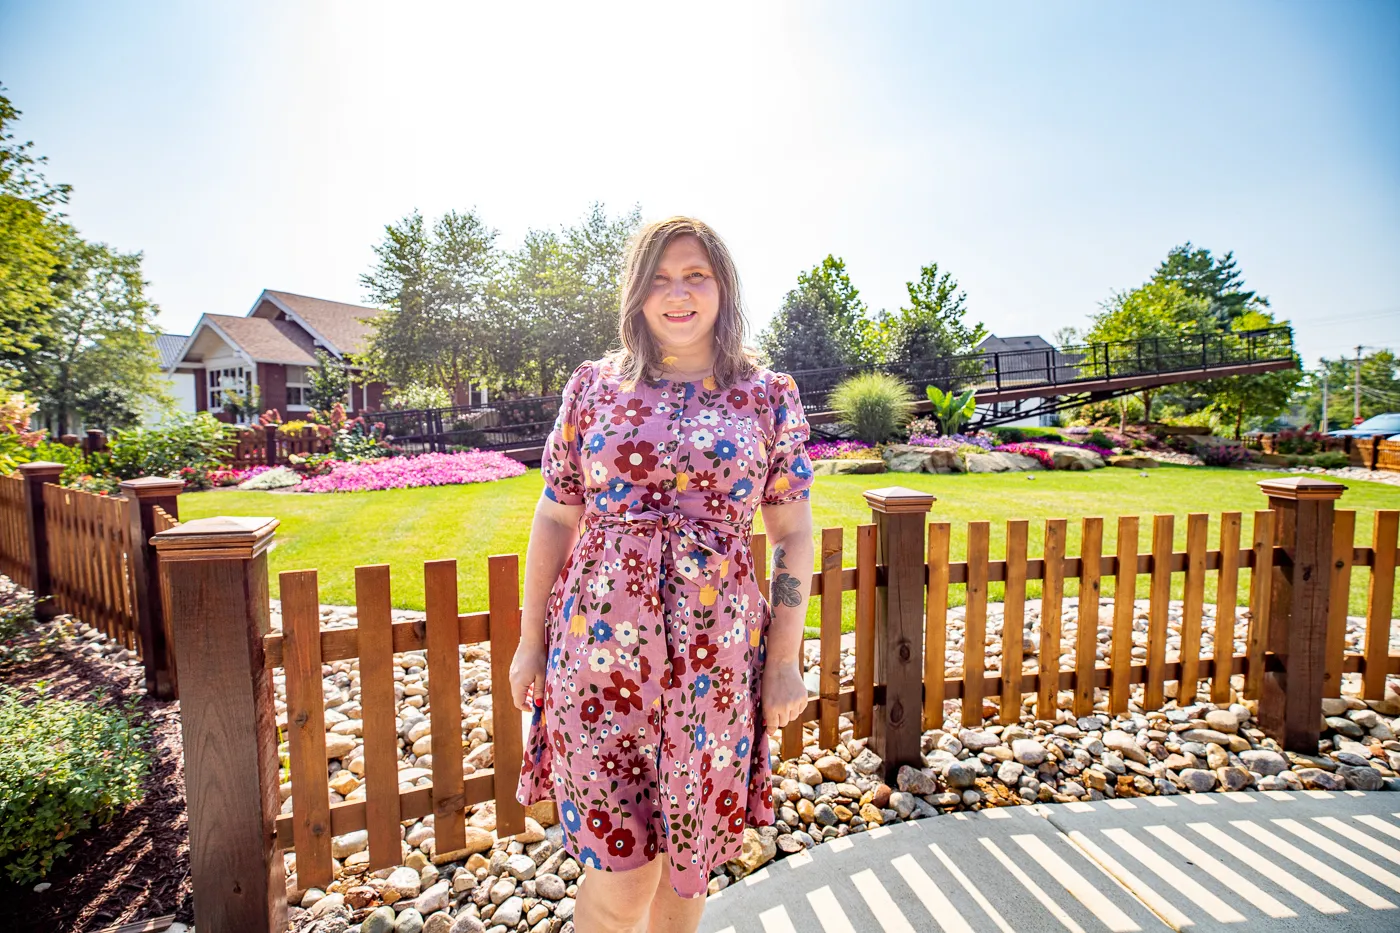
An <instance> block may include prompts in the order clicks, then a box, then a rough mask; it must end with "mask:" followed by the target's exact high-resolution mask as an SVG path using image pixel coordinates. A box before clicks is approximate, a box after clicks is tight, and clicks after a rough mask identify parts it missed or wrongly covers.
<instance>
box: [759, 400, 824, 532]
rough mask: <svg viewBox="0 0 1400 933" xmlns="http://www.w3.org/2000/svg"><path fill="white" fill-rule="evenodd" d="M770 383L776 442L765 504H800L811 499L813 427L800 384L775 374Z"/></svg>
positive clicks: (771, 451) (770, 459) (764, 495)
mask: <svg viewBox="0 0 1400 933" xmlns="http://www.w3.org/2000/svg"><path fill="white" fill-rule="evenodd" d="M773 375H774V378H773V380H772V381H771V382H770V383H769V398H770V400H771V402H772V406H773V431H774V435H773V439H772V442H771V447H770V450H769V457H768V479H767V482H766V483H765V484H764V487H763V504H764V505H775V504H777V503H781V502H797V501H799V500H801V499H806V498H809V496H810V489H811V486H812V461H811V459H810V458H809V457H808V456H807V439H808V438H809V437H810V436H811V427H810V425H808V423H807V413H806V412H805V411H803V410H802V400H801V399H800V398H799V397H798V394H797V383H795V382H793V380H792V377H791V376H789V375H788V374H787V373H774V374H773Z"/></svg>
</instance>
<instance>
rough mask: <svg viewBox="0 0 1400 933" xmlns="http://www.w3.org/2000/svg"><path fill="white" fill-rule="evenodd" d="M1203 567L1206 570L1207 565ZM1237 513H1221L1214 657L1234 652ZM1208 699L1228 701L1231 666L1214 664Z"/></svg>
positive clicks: (1237, 579) (1227, 656)
mask: <svg viewBox="0 0 1400 933" xmlns="http://www.w3.org/2000/svg"><path fill="white" fill-rule="evenodd" d="M1206 569H1207V570H1209V569H1210V568H1209V564H1207V566H1206ZM1239 586H1240V513H1239V512H1222V513H1221V515H1220V578H1219V579H1218V580H1217V581H1216V584H1215V647H1214V649H1212V651H1213V655H1212V656H1213V657H1214V658H1215V659H1216V660H1217V661H1219V659H1221V658H1229V657H1233V656H1234V654H1235V617H1236V609H1235V604H1236V603H1237V602H1238V601H1239V594H1240V589H1239ZM1210 701H1211V702H1212V703H1214V704H1216V705H1217V706H1219V705H1221V704H1224V703H1229V702H1230V665H1228V664H1219V663H1217V664H1215V665H1214V667H1213V673H1212V677H1211V686H1210Z"/></svg>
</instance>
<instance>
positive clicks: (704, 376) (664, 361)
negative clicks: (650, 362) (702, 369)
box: [661, 356, 714, 382]
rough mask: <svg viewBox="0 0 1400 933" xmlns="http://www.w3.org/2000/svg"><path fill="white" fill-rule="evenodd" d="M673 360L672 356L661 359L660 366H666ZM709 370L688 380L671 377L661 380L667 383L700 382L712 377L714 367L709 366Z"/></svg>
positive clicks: (664, 377)
mask: <svg viewBox="0 0 1400 933" xmlns="http://www.w3.org/2000/svg"><path fill="white" fill-rule="evenodd" d="M674 360H675V357H674V356H667V357H663V358H662V360H661V365H662V366H665V365H667V364H668V363H670V362H672V361H674ZM710 370H711V371H710V372H707V373H701V374H699V375H695V376H693V377H690V378H675V377H672V376H663V377H662V378H663V379H665V380H667V381H668V382H700V381H701V380H703V379H708V378H710V377H711V376H713V375H714V366H713V365H711V367H710Z"/></svg>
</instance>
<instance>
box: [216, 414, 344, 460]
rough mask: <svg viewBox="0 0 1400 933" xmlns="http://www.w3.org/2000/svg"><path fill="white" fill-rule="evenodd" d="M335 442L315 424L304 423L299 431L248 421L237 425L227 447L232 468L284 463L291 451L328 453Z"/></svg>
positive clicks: (303, 453) (298, 452) (295, 452)
mask: <svg viewBox="0 0 1400 933" xmlns="http://www.w3.org/2000/svg"><path fill="white" fill-rule="evenodd" d="M334 445H335V436H334V435H333V434H329V433H326V432H324V431H322V430H320V429H319V428H317V427H305V428H302V429H301V430H300V431H291V432H289V431H282V430H279V429H278V427H277V426H276V425H266V426H264V425H260V424H259V425H250V426H247V427H243V428H239V429H238V431H237V432H236V434H235V435H234V442H233V446H232V448H231V450H230V458H231V459H230V466H232V467H233V468H234V469H236V470H246V469H247V468H249V467H254V466H262V465H263V464H267V465H269V466H276V465H277V464H281V463H286V462H287V457H289V456H290V455H292V454H297V455H299V456H303V457H304V456H306V455H308V454H325V453H330V452H331V449H332V448H333V447H334Z"/></svg>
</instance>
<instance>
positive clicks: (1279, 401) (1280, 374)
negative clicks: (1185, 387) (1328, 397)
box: [1201, 311, 1302, 439]
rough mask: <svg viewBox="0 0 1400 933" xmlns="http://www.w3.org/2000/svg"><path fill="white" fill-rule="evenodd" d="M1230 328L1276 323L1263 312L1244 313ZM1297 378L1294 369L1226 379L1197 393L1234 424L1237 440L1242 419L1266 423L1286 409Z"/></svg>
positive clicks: (1236, 328) (1217, 381)
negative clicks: (1208, 399) (1200, 393)
mask: <svg viewBox="0 0 1400 933" xmlns="http://www.w3.org/2000/svg"><path fill="white" fill-rule="evenodd" d="M1231 326H1232V329H1233V330H1235V331H1237V332H1238V331H1246V330H1259V329H1262V328H1265V327H1274V326H1277V322H1276V321H1275V320H1274V318H1273V315H1271V314H1268V313H1267V312H1264V311H1246V312H1244V313H1243V314H1241V315H1240V316H1239V317H1237V318H1235V320H1234V322H1233V324H1232V325H1231ZM1301 378H1302V372H1301V371H1300V370H1299V369H1297V368H1295V369H1285V370H1280V371H1277V372H1271V373H1259V374H1257V375H1251V376H1228V377H1226V378H1224V379H1212V380H1210V381H1209V382H1206V383H1204V384H1203V385H1202V387H1201V391H1202V392H1203V393H1204V394H1205V395H1207V396H1209V398H1210V400H1211V401H1210V407H1211V408H1212V409H1213V410H1214V411H1216V412H1218V413H1219V414H1220V415H1222V416H1223V417H1224V418H1226V419H1227V420H1229V421H1231V422H1233V423H1234V426H1235V437H1236V438H1237V439H1238V438H1239V437H1240V434H1241V432H1242V430H1243V427H1244V422H1245V419H1246V418H1249V419H1252V420H1262V421H1268V420H1271V419H1273V418H1276V417H1277V416H1278V415H1280V414H1282V413H1283V412H1284V411H1285V410H1286V409H1287V408H1288V403H1289V399H1290V398H1291V397H1292V395H1293V392H1294V390H1295V389H1296V388H1297V385H1298V382H1299V380H1300V379H1301Z"/></svg>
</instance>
